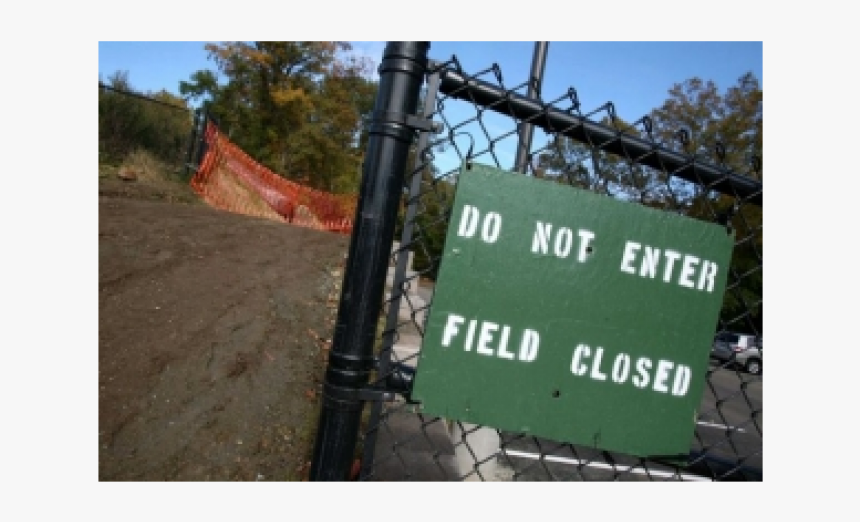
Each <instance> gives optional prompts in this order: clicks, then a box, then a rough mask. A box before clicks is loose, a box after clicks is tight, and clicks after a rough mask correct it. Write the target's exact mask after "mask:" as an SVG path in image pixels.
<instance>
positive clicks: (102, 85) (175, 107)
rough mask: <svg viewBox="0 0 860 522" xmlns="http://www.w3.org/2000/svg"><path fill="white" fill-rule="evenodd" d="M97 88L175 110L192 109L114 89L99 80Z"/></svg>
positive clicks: (188, 110)
mask: <svg viewBox="0 0 860 522" xmlns="http://www.w3.org/2000/svg"><path fill="white" fill-rule="evenodd" d="M99 89H106V90H108V91H113V92H115V93H118V94H124V95H126V96H131V97H132V98H139V99H141V100H144V101H148V102H153V103H157V104H159V105H164V106H165V107H170V108H171V109H176V110H177V111H184V112H190V111H194V109H191V108H188V107H179V106H177V105H173V104H171V103H167V102H164V101H161V100H156V99H155V98H150V97H149V96H145V95H143V94H140V93H136V92H131V91H123V90H121V89H115V88H113V87H111V86H110V85H107V84H104V83H102V82H101V81H99Z"/></svg>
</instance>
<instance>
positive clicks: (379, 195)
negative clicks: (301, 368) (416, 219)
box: [310, 42, 430, 481]
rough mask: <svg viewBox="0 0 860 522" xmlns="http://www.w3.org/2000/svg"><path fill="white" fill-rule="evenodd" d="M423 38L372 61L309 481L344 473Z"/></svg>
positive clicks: (366, 371)
mask: <svg viewBox="0 0 860 522" xmlns="http://www.w3.org/2000/svg"><path fill="white" fill-rule="evenodd" d="M429 48H430V43H429V42H389V43H388V45H386V47H385V52H384V53H383V56H382V63H381V64H380V66H379V91H378V93H377V96H376V103H375V105H374V114H373V121H372V122H371V126H370V140H369V142H368V145H367V154H366V156H365V160H364V165H363V168H362V179H361V190H360V193H359V199H358V208H357V209H356V214H355V226H354V228H353V231H352V238H351V240H350V245H349V255H348V258H347V264H346V272H345V274H344V280H343V290H342V293H341V298H340V306H339V308H338V314H337V322H336V324H335V328H334V339H333V342H332V348H331V352H330V354H329V362H328V369H327V370H326V375H325V383H324V390H323V404H322V411H321V414H320V419H319V425H318V431H317V438H316V443H315V446H314V455H313V460H312V462H311V471H310V480H312V481H343V480H347V479H348V478H349V472H350V469H351V466H352V461H353V458H354V453H355V447H356V442H357V440H358V431H359V428H360V422H361V413H362V409H363V407H364V401H365V400H366V398H367V396H366V395H364V394H363V393H362V391H363V390H364V387H365V386H366V385H367V383H368V382H369V378H370V372H371V371H372V370H373V368H374V366H375V358H374V356H373V344H374V339H375V337H376V326H377V322H378V321H379V316H380V312H381V310H380V309H381V306H382V297H383V293H384V291H385V278H386V275H387V272H388V262H389V258H390V256H391V246H392V244H393V239H394V228H395V222H396V220H397V207H398V203H399V200H400V198H401V195H402V193H403V179H404V175H405V170H406V161H407V157H408V155H409V148H410V145H411V144H412V141H413V139H414V138H415V129H414V128H413V126H412V125H411V124H410V121H411V120H412V119H413V118H415V112H416V110H417V107H418V98H419V92H420V89H421V85H422V83H423V81H424V75H425V72H426V68H427V51H428V49H429Z"/></svg>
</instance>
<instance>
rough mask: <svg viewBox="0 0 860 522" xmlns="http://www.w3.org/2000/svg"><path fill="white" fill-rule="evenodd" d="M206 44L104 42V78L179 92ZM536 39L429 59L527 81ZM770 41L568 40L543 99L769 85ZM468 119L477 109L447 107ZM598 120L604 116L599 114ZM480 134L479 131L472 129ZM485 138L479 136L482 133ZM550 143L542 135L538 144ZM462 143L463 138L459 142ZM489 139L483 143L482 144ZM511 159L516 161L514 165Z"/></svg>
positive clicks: (637, 107) (638, 108) (552, 49)
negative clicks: (699, 85) (740, 83)
mask: <svg viewBox="0 0 860 522" xmlns="http://www.w3.org/2000/svg"><path fill="white" fill-rule="evenodd" d="M204 44H205V42H165V41H157V42H146V41H138V42H110V41H100V42H99V56H98V62H99V77H100V78H101V79H103V80H106V79H107V77H108V76H110V75H111V74H113V73H114V72H116V71H127V72H128V74H129V81H130V82H131V85H132V86H133V87H134V88H135V89H137V90H139V91H143V92H147V91H152V92H155V91H159V90H161V89H166V90H168V91H170V92H173V93H176V94H178V92H179V82H180V81H182V80H187V79H188V78H189V76H190V75H191V74H192V73H193V72H195V71H197V70H200V69H212V70H213V71H217V69H216V67H215V63H214V62H213V61H211V60H209V59H208V56H207V52H206V50H205V49H204ZM353 46H354V49H353V51H354V52H355V53H357V54H362V55H366V56H368V57H370V58H371V59H372V60H374V63H376V64H377V65H378V63H379V60H380V57H381V55H382V51H383V50H384V48H385V42H353ZM534 48H535V42H529V41H484V42H481V41H465V42H462V41H461V42H457V41H436V42H432V43H431V47H430V57H431V58H433V59H436V60H440V61H445V60H448V59H450V58H451V56H456V57H457V59H458V60H459V62H460V63H461V65H462V66H463V68H464V69H465V70H466V71H468V72H470V73H477V72H479V71H482V70H485V69H486V68H488V67H490V66H492V64H493V63H497V64H498V65H499V67H500V68H501V71H502V75H503V81H504V83H505V86H507V87H514V86H517V85H520V84H521V83H522V82H524V81H525V80H526V79H527V78H528V74H529V70H530V68H531V61H532V56H533V54H534ZM763 62H764V58H763V43H762V42H761V41H750V42H743V41H727V42H720V41H708V42H695V41H694V42H649V41H641V42H636V41H633V42H630V41H624V42H565V41H550V42H549V45H548V52H547V59H546V69H545V73H544V83H543V89H542V92H543V98H544V100H547V101H549V100H553V99H556V98H558V97H559V96H562V95H564V94H565V93H566V92H567V90H568V88H569V87H573V88H574V89H576V91H577V93H578V97H579V101H580V102H581V103H582V111H583V112H585V113H587V112H589V111H591V110H594V109H596V108H598V107H600V106H601V105H603V104H604V103H606V102H608V101H612V102H613V104H614V105H615V110H616V114H617V115H618V116H619V117H621V118H623V119H625V120H627V121H631V122H632V121H635V120H637V119H639V118H640V117H642V116H644V115H645V114H647V113H649V112H650V111H651V110H652V109H654V108H656V107H658V106H660V105H661V104H662V103H663V102H664V101H665V100H666V99H667V96H668V90H669V89H670V88H671V87H672V85H673V84H675V83H679V82H682V81H684V80H687V79H690V78H693V77H699V78H701V79H703V80H713V81H714V82H715V83H716V84H717V86H718V88H719V89H720V90H721V91H725V90H726V89H727V88H729V87H731V86H733V85H735V84H736V82H737V79H738V78H739V77H740V76H741V75H743V74H745V73H746V72H752V73H753V74H755V76H756V77H757V78H758V79H759V81H760V82H761V84H762V86H763V85H764V77H763V65H764V63H763ZM447 111H451V112H452V113H455V114H461V115H462V117H463V118H468V117H469V116H471V115H473V114H474V109H473V108H471V107H468V106H465V105H463V106H462V107H446V115H447V113H448V112H447ZM597 117H598V118H599V116H597ZM493 118H495V115H493V116H492V117H490V118H489V119H488V120H487V121H486V122H485V123H486V124H488V125H489V126H491V129H490V130H491V133H492V134H493V135H499V134H502V133H504V132H505V131H507V130H509V122H510V120H505V119H503V118H501V117H499V118H495V119H493ZM473 134H475V133H473ZM479 138H480V136H479ZM544 142H545V139H544V137H543V136H542V134H541V133H539V132H537V133H536V134H535V141H534V145H535V146H540V145H541V144H542V143H544ZM458 143H459V142H458ZM485 144H486V142H480V141H479V142H478V143H476V145H475V150H482V148H483V147H484V146H485ZM500 145H501V146H500V147H499V153H498V155H497V157H498V159H499V161H500V162H501V163H502V165H501V166H502V167H503V168H509V167H510V166H511V165H512V163H513V152H512V151H513V148H514V147H515V140H514V138H511V139H509V140H505V141H504V142H502V143H501V144H500ZM457 162H458V160H457V158H456V157H455V156H446V155H441V156H439V157H437V166H438V167H439V168H440V169H441V170H442V171H443V172H447V171H448V170H449V169H450V168H454V167H455V166H456V164H457ZM507 163H510V165H508V164H507Z"/></svg>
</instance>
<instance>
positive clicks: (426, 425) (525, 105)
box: [359, 56, 763, 481]
mask: <svg viewBox="0 0 860 522" xmlns="http://www.w3.org/2000/svg"><path fill="white" fill-rule="evenodd" d="M426 85H427V88H426V90H425V92H424V111H423V115H424V116H425V117H428V118H432V119H433V120H434V121H436V122H439V123H441V124H443V126H444V127H443V131H442V132H441V133H438V134H430V133H426V132H424V133H420V135H419V140H418V143H417V146H416V147H415V148H414V151H413V152H414V159H415V163H414V165H415V167H414V169H412V171H411V172H408V173H407V176H406V181H405V186H404V198H403V207H402V216H401V218H402V226H401V227H400V230H399V231H398V234H399V237H398V238H399V242H398V243H396V244H395V249H394V251H393V253H392V258H391V264H390V269H389V274H390V275H389V281H388V283H389V287H390V290H389V291H388V292H387V294H386V295H387V298H386V300H385V303H384V308H383V313H382V315H381V317H382V318H383V320H384V324H381V325H380V327H379V336H378V343H377V350H378V356H379V358H380V366H379V370H378V371H377V372H376V375H375V379H376V384H377V385H384V384H385V383H390V382H391V379H392V378H397V379H402V378H406V379H407V380H408V377H409V376H410V375H411V374H412V372H414V367H415V366H416V363H417V359H418V355H419V352H420V344H421V338H422V337H423V335H424V321H425V319H426V316H427V311H428V310H429V308H430V306H431V304H432V283H428V281H430V280H432V279H433V278H434V277H435V274H436V272H437V271H438V268H439V263H440V256H441V254H440V253H441V250H442V249H441V246H442V242H444V230H445V229H446V228H447V225H448V220H449V218H450V212H451V206H452V203H453V195H454V191H455V188H456V184H457V173H458V171H459V167H460V165H461V163H462V162H463V161H464V160H467V159H468V160H472V161H476V162H481V163H484V164H488V165H494V166H496V167H498V168H502V169H511V168H512V165H513V160H514V151H515V150H516V146H517V140H518V137H519V130H520V126H521V125H523V124H530V125H533V126H534V128H535V136H534V140H533V143H534V144H536V146H533V147H532V148H531V150H530V151H529V154H528V166H527V172H526V173H525V175H529V176H535V177H539V178H543V179H545V180H546V181H548V182H556V183H564V184H569V185H572V186H576V187H579V188H582V189H586V190H590V191H593V192H596V193H600V194H606V195H608V196H611V197H614V198H619V199H624V200H626V201H631V202H635V203H638V204H641V205H647V206H650V207H654V208H659V209H661V210H663V211H665V212H675V213H680V214H684V215H687V216H690V217H692V218H695V219H701V220H704V221H708V222H714V223H720V224H722V225H724V226H726V227H727V228H728V227H731V228H733V229H734V231H735V234H736V242H735V247H734V252H733V263H732V267H731V269H730V271H729V274H728V282H727V288H726V294H727V296H728V297H727V301H728V302H730V304H731V306H724V311H723V316H722V317H721V319H720V330H725V331H736V330H738V329H743V330H744V331H753V332H755V333H756V334H757V335H758V336H759V338H760V337H761V334H762V332H761V331H760V329H761V313H762V306H763V301H762V293H761V277H762V270H763V269H762V266H763V262H762V244H763V242H762V219H761V213H762V208H763V207H762V183H761V161H760V160H759V159H757V158H755V157H751V158H748V159H749V162H748V164H747V165H746V166H747V167H748V169H747V171H745V172H739V168H738V164H737V161H734V163H733V164H729V162H728V161H727V160H726V157H727V154H726V151H725V149H724V147H723V146H722V144H720V143H717V144H716V145H715V147H714V148H713V150H712V151H710V152H708V151H704V152H703V151H702V150H701V149H699V150H695V151H694V150H692V146H691V136H690V133H689V131H688V130H686V129H681V130H679V131H678V132H675V133H674V134H673V135H672V136H673V138H674V139H673V140H671V141H667V140H665V139H663V140H661V139H660V138H659V137H658V133H657V129H655V128H654V122H652V121H651V119H650V118H649V117H643V118H641V119H639V120H637V121H635V122H634V123H632V124H627V123H625V122H623V121H621V120H620V119H619V118H618V117H617V115H616V112H615V107H614V105H613V104H612V103H605V104H603V105H601V106H599V107H597V108H595V109H593V110H590V111H584V110H583V108H582V104H581V103H580V101H579V99H578V97H577V93H576V91H575V89H573V88H570V89H568V91H567V92H565V93H562V94H561V95H560V96H557V97H555V98H552V99H549V100H548V101H545V100H543V99H529V98H526V92H527V89H528V87H529V85H528V82H523V83H520V84H514V85H511V84H509V83H508V82H506V81H505V79H504V77H503V74H502V71H501V70H500V68H499V67H498V66H497V65H495V64H493V65H491V66H489V67H487V68H486V69H484V70H481V71H479V72H477V73H474V74H467V73H466V72H465V71H463V70H462V68H461V67H460V65H459V63H458V60H457V58H456V56H455V57H452V58H451V59H450V60H448V61H446V62H444V63H442V62H435V61H431V67H430V69H429V70H428V74H427V82H426ZM663 135H664V136H665V132H664V133H663ZM734 156H737V155H734ZM731 363H732V361H729V362H726V363H716V362H715V361H712V364H711V366H710V369H709V371H708V374H707V377H706V386H705V391H704V395H703V399H702V403H701V405H700V408H699V413H698V419H697V424H696V429H695V434H694V437H693V440H691V447H690V459H689V463H688V465H687V466H678V465H674V464H670V463H667V462H659V461H655V460H649V459H645V458H640V457H633V456H630V455H624V454H619V453H613V452H607V451H601V450H597V449H594V448H589V447H584V446H579V445H574V444H569V443H559V442H555V441H550V440H545V439H541V438H538V437H534V436H531V435H529V434H525V433H510V432H505V431H501V430H497V429H494V428H493V427H489V426H475V425H471V424H467V423H464V422H460V421H456V420H450V419H443V418H438V417H429V416H426V415H423V414H422V413H421V410H420V404H415V403H412V402H411V401H410V400H409V396H408V393H405V394H403V395H402V396H398V399H396V400H394V401H390V402H377V403H373V404H372V406H371V408H370V409H369V411H368V412H367V415H366V418H365V422H364V429H363V430H362V433H361V439H360V441H359V442H360V445H362V446H363V460H362V472H361V479H362V480H386V481H401V480H454V481H461V480H481V481H491V480H492V481H497V480H502V481H511V480H527V481H543V480H549V481H699V480H707V481H727V480H751V481H760V480H762V432H763V414H762V412H763V409H762V377H761V374H760V373H759V374H757V375H753V374H749V373H747V372H745V371H744V370H743V369H741V368H738V367H736V366H735V365H733V364H731Z"/></svg>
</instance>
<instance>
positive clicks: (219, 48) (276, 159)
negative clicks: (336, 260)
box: [180, 42, 377, 192]
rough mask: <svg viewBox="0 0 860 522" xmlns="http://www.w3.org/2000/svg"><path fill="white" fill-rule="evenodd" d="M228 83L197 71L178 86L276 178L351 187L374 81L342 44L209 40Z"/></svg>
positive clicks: (355, 182) (326, 186)
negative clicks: (211, 41)
mask: <svg viewBox="0 0 860 522" xmlns="http://www.w3.org/2000/svg"><path fill="white" fill-rule="evenodd" d="M206 49H207V50H208V51H209V52H210V58H212V59H213V60H214V61H215V63H216V65H217V67H218V70H219V71H220V72H221V73H222V74H223V75H224V76H225V79H226V82H224V83H223V84H219V83H218V82H217V81H215V74H214V73H213V72H211V71H198V72H196V73H194V74H193V75H191V78H190V81H188V82H182V83H181V84H180V92H181V93H182V94H183V95H184V96H188V97H189V98H190V99H201V100H205V101H204V105H205V107H206V109H207V111H208V112H209V113H210V114H211V115H212V116H213V117H214V118H215V120H216V121H217V122H218V124H219V126H220V127H221V129H222V131H224V132H226V133H227V135H228V136H229V137H230V138H231V140H233V141H234V142H236V144H237V145H239V146H240V147H241V148H242V149H243V150H244V151H245V152H247V153H248V154H249V155H250V156H252V157H253V158H255V159H256V160H257V161H259V162H260V163H263V164H264V165H266V166H268V167H269V168H271V169H272V170H273V171H275V172H277V173H279V174H280V175H282V176H284V177H287V178H290V179H294V180H297V181H300V182H302V183H305V184H308V185H310V186H313V187H314V188H318V189H322V190H326V191H336V192H355V191H356V189H357V186H358V179H359V166H360V165H361V161H362V159H363V150H364V149H363V147H362V145H363V141H362V137H361V130H362V121H363V118H366V116H367V114H368V113H369V112H370V111H371V109H372V106H373V100H374V98H375V95H376V87H377V86H376V84H375V83H374V82H372V81H371V80H369V79H368V78H367V76H368V73H369V71H370V70H371V67H372V64H371V63H370V62H369V61H368V60H363V59H359V58H356V57H354V56H351V55H349V54H345V53H347V52H348V51H350V50H351V47H350V45H349V44H347V43H345V42H253V43H247V42H232V43H224V44H207V46H206Z"/></svg>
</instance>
